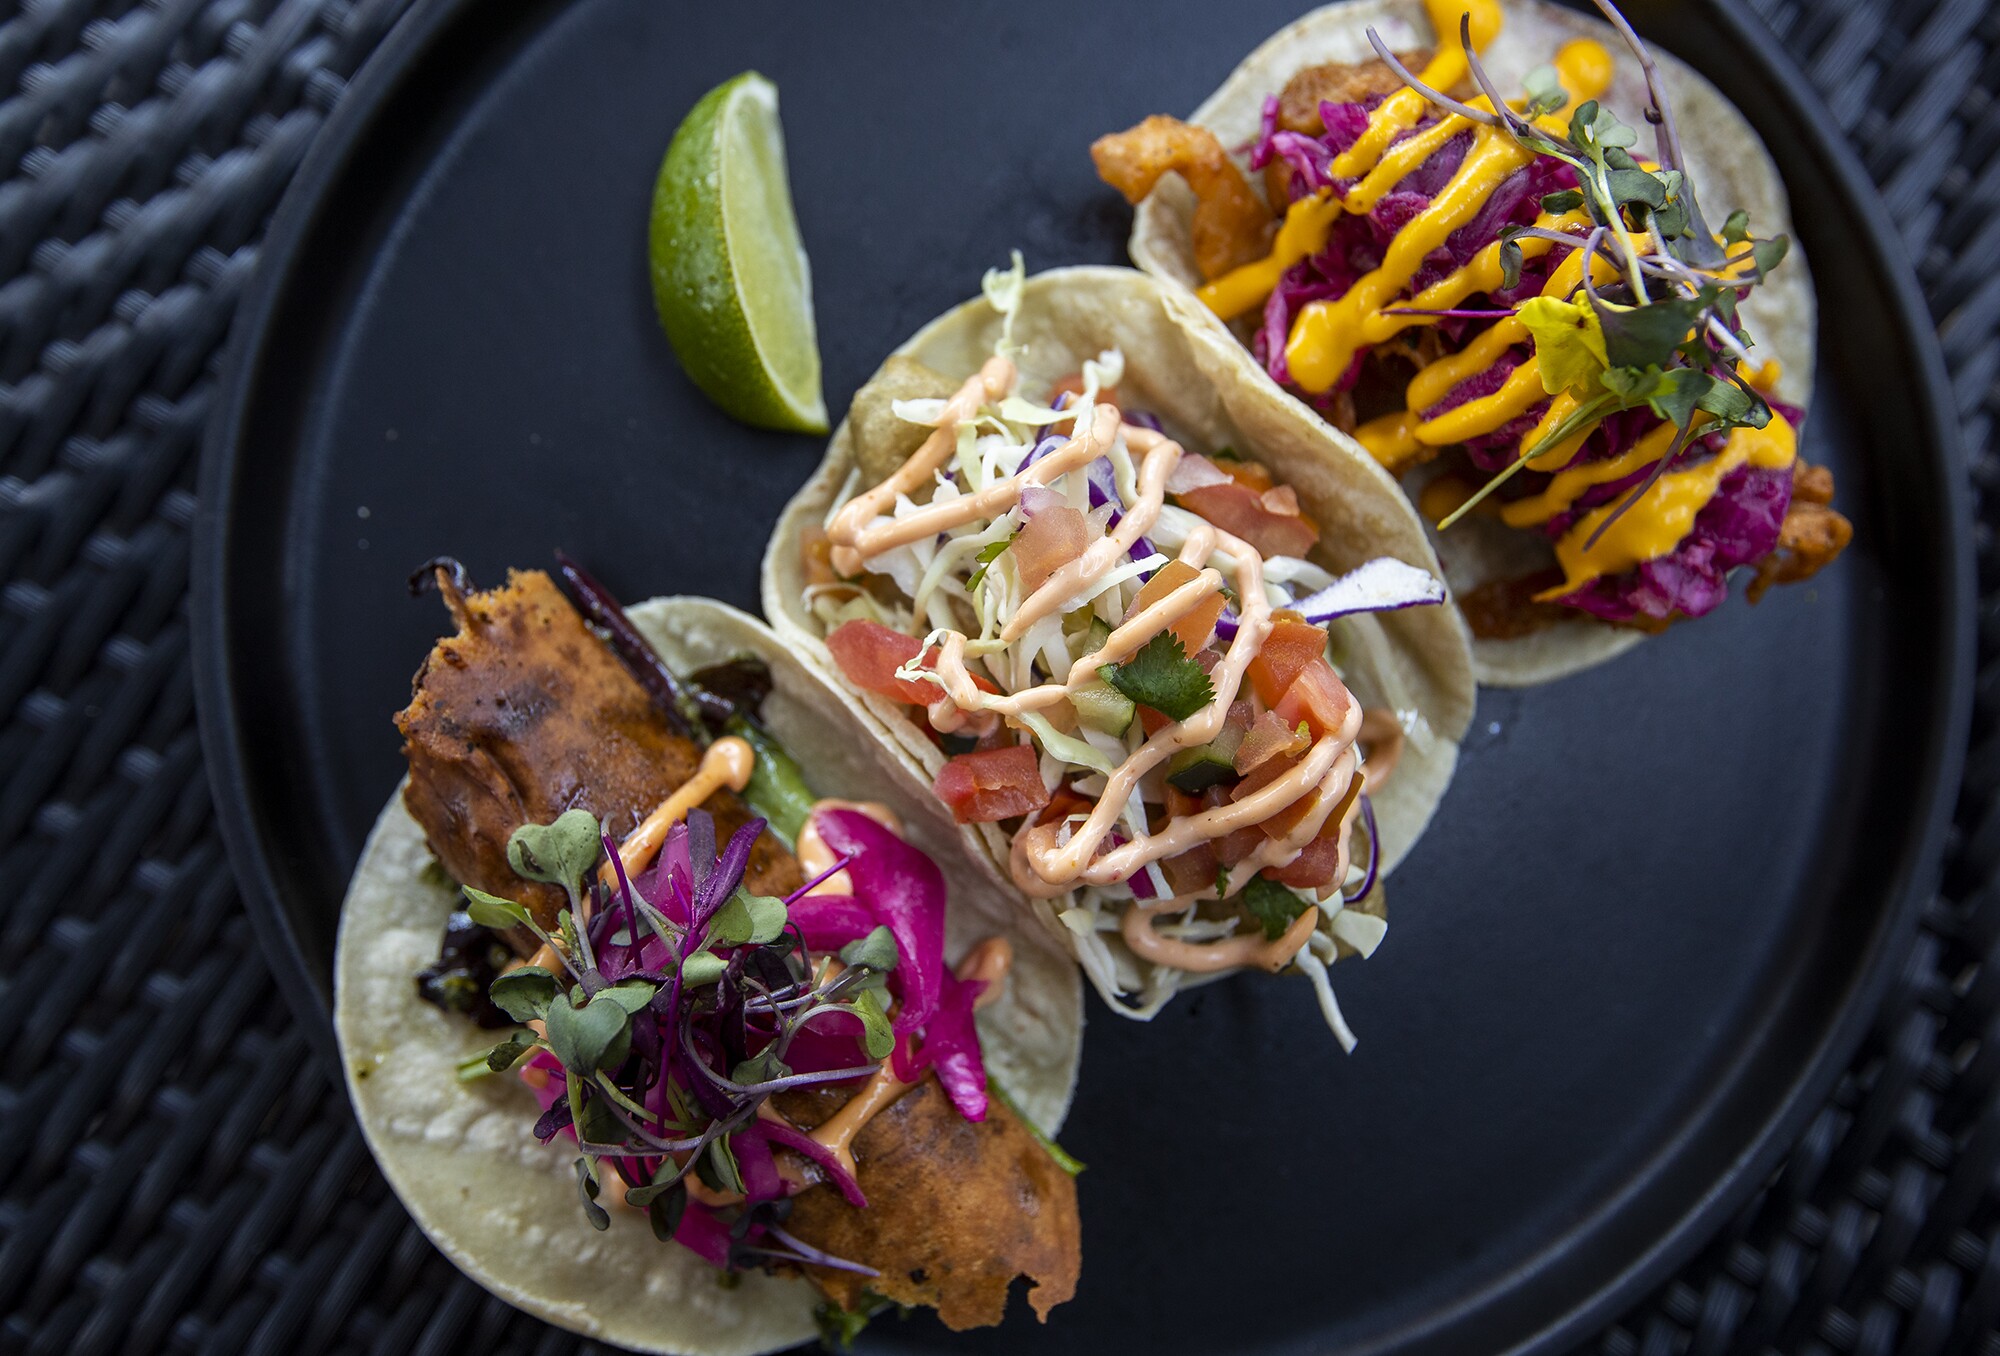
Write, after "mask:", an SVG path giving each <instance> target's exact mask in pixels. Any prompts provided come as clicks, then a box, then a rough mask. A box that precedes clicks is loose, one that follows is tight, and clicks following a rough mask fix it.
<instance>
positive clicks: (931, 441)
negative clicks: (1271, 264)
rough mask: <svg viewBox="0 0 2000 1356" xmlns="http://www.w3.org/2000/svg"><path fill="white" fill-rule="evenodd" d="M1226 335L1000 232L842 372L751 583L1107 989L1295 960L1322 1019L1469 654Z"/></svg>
mask: <svg viewBox="0 0 2000 1356" xmlns="http://www.w3.org/2000/svg"><path fill="white" fill-rule="evenodd" d="M1233 345H1234V340H1233V339H1231V338H1230V336H1229V335H1228V333H1227V332H1226V331H1225V330H1223V328H1222V327H1221V325H1220V324H1219V323H1218V322H1217V321H1215V319H1214V318H1213V317H1211V316H1209V315H1207V314H1206V313H1205V312H1203V311H1202V310H1201V308H1200V307H1198V306H1196V305H1194V304H1193V302H1192V299H1191V298H1188V297H1186V296H1185V295H1184V294H1182V293H1181V292H1180V291H1179V289H1176V288H1172V287H1169V286H1166V285H1163V284H1161V283H1160V282H1158V281H1156V280H1154V279H1152V278H1149V277H1147V276H1145V275H1144V274H1141V273H1138V272H1135V271H1133V270H1130V269H1111V268H1072V269H1057V270H1054V271H1052V272H1048V273H1043V274H1040V275H1038V276H1036V277H1033V278H1024V276H1023V274H1022V272H1021V264H1020V260H1019V258H1018V257H1016V259H1015V261H1014V268H1013V269H1012V270H1011V271H995V272H994V273H991V274H989V275H988V276H987V280H986V296H985V297H983V298H982V299H980V300H976V301H973V302H969V303H967V304H966V305H964V306H961V307H959V308H958V309H956V310H954V311H951V312H949V313H948V314H946V315H945V316H943V317H941V318H940V319H938V320H936V321H934V322H933V323H932V324H930V325H929V326H927V327H926V328H925V329H924V330H922V331H921V332H920V333H919V334H917V336H916V337H915V338H913V339H911V340H910V341H909V343H907V344H905V345H904V346H903V348H902V349H901V350H899V351H898V353H897V354H896V355H895V356H893V357H891V358H890V359H889V361H888V362H887V364H886V365H885V366H884V367H883V368H882V370H881V372H880V373H878V374H877V376H876V377H875V378H874V379H873V380H872V381H870V382H869V383H868V385H867V386H866V387H864V388H863V389H862V391H861V392H860V393H859V394H858V395H857V396H856V397H855V401H854V405H853V408H852V409H851V410H850V411H849V414H848V417H847V419H846V420H845V421H844V422H843V423H842V425H841V427H840V428H839V429H838V430H836V432H835V434H834V437H833V442H832V445H831V448H830V450H829V451H828V454H827V458H826V461H825V462H824V463H823V464H822V466H821V468H820V470H819V472H818V473H817V474H816V475H815V476H814V477H813V479H812V480H811V481H810V482H809V483H808V484H807V485H806V487H805V488H804V489H803V490H801V491H800V492H799V494H798V495H797V496H796V497H795V498H794V499H793V501H792V503H791V504H790V505H789V506H788V507H787V508H786V510H785V512H784V514H783V516H782V517H781V518H780V519H779V524H778V529H777V532H776V534H775V535H774V537H773V538H772V542H771V546H770V550H769V553H768V554H767V556H766V558H765V563H764V607H765V612H766V614H767V615H769V616H770V617H771V618H772V621H773V625H774V626H776V627H777V628H778V630H779V632H780V634H782V635H784V636H785V637H786V638H787V639H788V640H791V641H794V642H795V643H796V644H797V646H798V648H799V650H800V651H801V653H804V654H806V655H808V656H809V657H810V658H812V659H814V660H815V661H816V662H818V663H820V664H822V665H825V666H826V667H827V668H828V669H829V671H830V672H832V673H833V674H834V675H836V676H837V677H838V678H839V679H840V680H841V681H843V682H844V683H845V685H846V687H847V689H848V690H849V691H850V692H851V693H853V694H855V695H857V696H858V697H859V698H860V699H861V700H862V701H863V702H865V703H866V704H867V707H868V709H869V711H870V712H872V713H873V715H874V717H875V719H876V720H877V722H878V723H879V725H880V727H881V730H882V732H883V736H884V738H885V739H886V740H888V741H889V742H890V743H891V744H892V745H893V746H894V747H895V748H896V749H897V750H898V751H899V752H900V754H901V755H902V758H903V767H904V768H905V770H906V771H907V772H908V773H909V775H910V776H911V777H912V778H913V779H914V780H915V781H916V782H917V783H918V785H919V786H921V787H922V788H924V789H927V790H929V791H931V792H934V793H935V795H936V796H937V797H938V799H939V800H941V801H942V802H943V803H945V804H946V805H948V806H949V807H950V808H951V811H952V813H953V815H954V816H955V817H956V819H957V820H958V822H959V823H960V824H962V825H964V826H965V830H966V833H967V835H968V837H969V838H970V839H971V841H972V843H973V845H974V847H975V850H978V851H982V852H984V853H985V854H986V856H987V858H988V860H989V861H990V862H991V863H992V864H993V866H994V868H995V870H996V871H997V872H998V873H1000V874H1001V875H1002V876H1003V877H1004V878H1005V879H1007V880H1008V881H1010V882H1011V883H1012V884H1013V885H1014V886H1015V887H1016V888H1017V889H1019V890H1020V891H1021V892H1022V893H1023V894H1024V895H1026V896H1027V897H1028V899H1029V900H1031V901H1033V904H1032V905H1031V907H1033V908H1034V909H1035V911H1036V912H1037V914H1038V916H1039V917H1041V918H1042V919H1043V921H1044V922H1045V923H1047V924H1048V925H1049V926H1050V927H1051V930H1052V931H1053V932H1055V933H1056V935H1058V936H1061V937H1063V938H1064V939H1065V940H1066V942H1067V943H1068V944H1069V945H1070V946H1072V947H1073V948H1074V949H1075V952H1076V955H1077V957H1078V960H1079V961H1080V962H1081V964H1082V966H1083V968H1084V970H1085V972H1086V973H1087V974H1088V975H1089V976H1090V978H1091V980H1092V982H1093V983H1094V984H1095V985H1096V986H1097V988H1098V990H1099V992H1100V993H1101V994H1102V995H1103V997H1104V999H1105V1001H1106V1002H1107V1003H1109V1004H1110V1005H1111V1006H1112V1007H1114V1008H1115V1009H1117V1010H1118V1011H1120V1012H1123V1013H1126V1014H1128V1015H1132V1016H1139V1017H1147V1016H1151V1015H1152V1014H1154V1013H1155V1012H1157V1011H1158V1010H1159V1009H1160V1007H1161V1005H1162V1004H1164V1003H1165V1002H1167V1001H1168V999H1170V998H1171V997H1172V996H1173V994H1174V992H1175V991H1176V989H1178V988H1180V987H1182V986H1183V985H1185V984H1188V983H1190V982H1195V981H1197V980H1199V979H1202V978H1209V977H1213V976H1215V975H1217V974H1220V973H1223V972H1226V971H1230V970H1236V969H1244V968H1251V967H1258V968H1263V969H1268V970H1273V971H1276V970H1283V969H1295V970H1299V971H1303V972H1304V973H1305V974H1306V975H1307V976H1309V977H1310V978H1311V979H1312V981H1313V982H1314V985H1315V987H1316V989H1317V990H1318V992H1319V994H1320V998H1321V1001H1322V1006H1323V1009H1324V1011H1325V1013H1326V1015H1327V1019H1328V1022H1329V1024H1330V1025H1332V1026H1333V1028H1334V1030H1335V1031H1336V1033H1338V1034H1339V1035H1340V1036H1341V1038H1342V1039H1343V1041H1351V1039H1352V1038H1351V1036H1350V1035H1349V1034H1348V1032H1347V1028H1346V1025H1345V1023H1344V1022H1343V1021H1342V1020H1341V1018H1340V1015H1339V1009H1338V1007H1337V1006H1336V1005H1335V1003H1334V1001H1333V993H1332V990H1331V988H1330V987H1329V985H1328V983H1327V969H1326V967H1327V963H1328V962H1330V961H1332V960H1333V959H1334V958H1335V957H1336V956H1337V955H1340V954H1353V953H1354V952H1356V951H1359V952H1361V953H1363V954H1366V953H1369V952H1372V951H1373V950H1374V948H1375V945H1376V943H1377V942H1378V941H1379V939H1380V938H1381V936H1382V932H1383V928H1384V926H1385V924H1384V922H1383V918H1382V911H1381V898H1380V892H1379V886H1378V884H1377V882H1378V880H1379V877H1380V876H1382V875H1383V874H1386V872H1387V871H1388V870H1389V869H1390V868H1391V867H1393V866H1394V865H1395V864H1396V863H1397V861H1398V860H1400V859H1401V857H1402V856H1403V854H1404V853H1406V852H1407V851H1408V850H1409V848H1410V845H1411V844H1412V843H1413V842H1414V841H1415V840H1416V838H1417V836H1418V835H1419V834H1420V833H1421V832H1422V831H1423V828H1424V825H1425V824H1426V823H1427V822H1428V820H1429V818H1430V816H1431V812H1432V810H1433V809H1434V808H1435V807H1436V805H1437V802H1438V799H1439V798H1440V797H1441V796H1442V794H1443V792H1444V787H1445V784H1446V782H1447V781H1448V780H1449V778H1450V776H1451V771H1452V768H1453V765H1454V763H1455V760H1456V757H1457V749H1458V740H1459V737H1460V736H1461V734H1462V733H1463V731H1464V729H1465V726H1466V723H1467V721H1468V719H1469V718H1470V714H1471V709H1472V695H1473V693H1472V676H1471V657H1470V652H1469V649H1468V646H1467V642H1466V637H1465V633H1464V629H1463V626H1462V624H1461V623H1460V621H1459V619H1458V618H1457V616H1456V615H1455V614H1454V613H1452V612H1451V611H1450V610H1449V609H1448V608H1444V607H1439V606H1425V605H1426V604H1436V603H1439V602H1441V601H1442V599H1443V597H1444V592H1443V587H1442V585H1440V584H1439V583H1438V581H1437V579H1436V578H1435V575H1434V571H1435V569H1436V560H1435V558H1434V557H1433V556H1432V554H1431V551H1430V548H1429V547H1428V545H1427V544H1426V542H1425V539H1424V534H1423V529H1422V525H1421V524H1420V523H1418V522H1417V521H1416V518H1415V516H1414V515H1413V514H1412V513H1411V512H1410V510H1409V508H1408V506H1407V505H1406V504H1405V503H1404V502H1403V500H1402V498H1401V496H1400V495H1398V494H1397V492H1396V490H1395V487H1394V485H1393V484H1392V483H1390V482H1389V481H1388V480H1387V478H1386V477H1384V476H1383V475H1382V473H1381V471H1380V470H1379V468H1377V467H1375V466H1374V465H1373V464H1372V463H1369V462H1367V461H1366V460H1365V459H1362V458H1355V457H1352V456H1348V455H1346V454H1344V453H1343V452H1341V451H1340V449H1338V448H1333V447H1329V446H1328V438H1327V433H1326V431H1325V428H1324V425H1322V424H1321V423H1320V422H1319V420H1317V419H1316V418H1315V417H1314V416H1313V415H1312V414H1311V413H1310V412H1309V411H1307V410H1305V409H1304V408H1303V407H1301V406H1299V405H1297V404H1296V402H1293V401H1291V400H1289V399H1287V398H1286V397H1285V396H1283V395H1282V394H1281V393H1280V392H1278V391H1277V390H1276V389H1275V388H1273V387H1271V386H1269V384H1268V383H1260V382H1258V381H1253V380H1251V379H1249V378H1250V377H1253V376H1254V375H1255V374H1254V373H1249V374H1246V372H1245V369H1244V366H1243V364H1242V363H1241V361H1240V359H1239V358H1238V357H1237V355H1235V353H1234V352H1233ZM1402 609H1408V610H1402ZM1357 825H1360V826H1362V833H1361V834H1360V835H1359V836H1358V838H1357V837H1356V836H1355V835H1354V830H1355V828H1356V826H1357ZM1357 842H1358V846H1356V845H1355V844H1356V843H1357ZM1351 848H1352V851H1350V849H1351Z"/></svg>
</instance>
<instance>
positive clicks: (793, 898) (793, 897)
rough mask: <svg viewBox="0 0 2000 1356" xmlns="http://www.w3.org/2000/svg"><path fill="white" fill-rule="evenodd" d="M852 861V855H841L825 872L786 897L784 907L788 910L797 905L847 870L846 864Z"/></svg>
mask: <svg viewBox="0 0 2000 1356" xmlns="http://www.w3.org/2000/svg"><path fill="white" fill-rule="evenodd" d="M853 860H854V854H853V853H845V854H843V855H842V856H841V857H840V859H839V860H838V861H836V862H834V864H833V865H832V866H829V867H828V868H827V869H826V870H824V871H822V872H820V873H819V874H818V875H817V876H814V877H813V878H812V879H811V880H809V881H807V882H806V883H805V884H804V885H801V886H800V887H799V888H798V889H796V890H794V891H792V892H791V893H790V894H788V895H786V896H785V907H786V908H790V907H791V906H792V905H794V904H796V903H798V902H799V901H800V900H802V899H804V898H805V897H806V896H807V895H809V894H811V893H812V892H813V891H814V890H817V889H818V888H819V887H820V886H822V885H824V884H826V883H827V882H828V881H830V880H832V879H833V878H834V877H835V876H837V875H839V874H840V873H841V872H843V871H845V870H846V869H847V864H848V863H849V862H851V861H853Z"/></svg>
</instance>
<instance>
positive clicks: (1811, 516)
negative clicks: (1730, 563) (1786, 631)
mask: <svg viewBox="0 0 2000 1356" xmlns="http://www.w3.org/2000/svg"><path fill="white" fill-rule="evenodd" d="M1832 503H1833V472H1831V471H1829V470H1827V469H1826V467H1824V466H1808V465H1806V464H1805V463H1804V462H1802V461H1800V462H1794V463H1793V464H1792V502H1791V506H1790V507H1789V508H1787V509H1786V510H1785V521H1784V522H1783V523H1781V524H1780V525H1779V527H1778V544H1777V545H1776V546H1775V547H1773V548H1772V549H1771V552H1770V554H1768V555H1766V556H1765V557H1764V558H1763V559H1762V560H1759V561H1758V562H1757V577H1756V578H1754V579H1752V580H1751V581H1750V591H1749V598H1750V601H1751V602H1753V603H1754V602H1756V601H1757V600H1758V599H1759V598H1762V597H1763V596H1764V591H1765V590H1766V589H1768V588H1770V587H1771V585H1773V584H1796V583H1798V582H1799V581H1800V580H1802V579H1810V578H1812V577H1813V576H1814V575H1816V574H1818V573H1819V572H1820V570H1822V569H1823V568H1825V567H1826V566H1827V565H1828V564H1830V563H1831V562H1832V561H1833V559H1834V557H1835V556H1838V555H1839V554H1840V553H1841V552H1842V551H1844V550H1846V549H1847V543H1849V542H1850V541H1853V540H1854V524H1852V523H1850V522H1848V521H1847V519H1846V518H1844V517H1842V516H1841V515H1840V514H1839V513H1837V512H1835V511H1834V510H1833V509H1832V508H1831V507H1829V506H1830V505H1831V504H1832Z"/></svg>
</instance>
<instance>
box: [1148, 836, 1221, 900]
mask: <svg viewBox="0 0 2000 1356" xmlns="http://www.w3.org/2000/svg"><path fill="white" fill-rule="evenodd" d="M1221 865H1222V861H1221V859H1220V858H1218V857H1217V856H1216V854H1215V845H1214V844H1213V843H1197V844H1195V845H1194V846H1193V847H1191V848H1189V849H1188V850H1187V851H1186V852H1183V853H1181V854H1180V855H1178V856H1175V857H1166V858H1163V859H1161V861H1160V874H1161V875H1163V876H1165V877H1166V878H1167V888H1168V889H1169V890H1172V891H1173V892H1174V894H1176V895H1191V894H1193V893H1195V892H1196V891H1197V890H1206V889H1209V888H1211V887H1212V886H1214V884H1215V873H1216V871H1217V869H1218V868H1219V867H1220V866H1221Z"/></svg>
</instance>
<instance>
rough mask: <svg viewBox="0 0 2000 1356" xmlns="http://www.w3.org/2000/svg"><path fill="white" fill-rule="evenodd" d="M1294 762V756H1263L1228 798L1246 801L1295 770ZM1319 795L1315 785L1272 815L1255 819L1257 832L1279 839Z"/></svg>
mask: <svg viewBox="0 0 2000 1356" xmlns="http://www.w3.org/2000/svg"><path fill="white" fill-rule="evenodd" d="M1298 765H1299V763H1298V759H1296V758H1267V759H1265V760H1264V762H1263V764H1262V765H1261V766H1260V767H1258V768H1257V770H1256V771H1254V772H1252V773H1251V774H1250V775H1249V776H1247V777H1245V778H1244V779H1243V780H1242V781H1240V782H1238V783H1237V784H1236V789H1235V790H1234V791H1233V792H1231V793H1230V799H1231V800H1247V799H1249V798H1250V797H1251V796H1254V795H1256V794H1257V793H1258V792H1259V791H1262V790H1263V789H1264V788H1265V787H1267V786H1269V785H1270V784H1271V783H1272V782H1275V781H1277V780H1278V778H1280V777H1282V776H1284V775H1285V774H1286V773H1288V772H1291V771H1293V770H1295V769H1296V768H1297V767H1298ZM1319 797H1320V791H1319V788H1318V787H1317V786H1315V787H1314V788H1313V789H1312V790H1310V791H1308V792H1306V793H1305V794H1304V795H1303V796H1300V797H1299V798H1298V799H1297V800H1295V801H1293V802H1292V803H1291V804H1290V805H1287V806H1285V807H1284V808H1283V809H1281V810H1279V811H1277V812H1276V813H1275V814H1271V815H1267V816H1265V817H1264V818H1263V819H1261V820H1259V821H1258V823H1257V830H1258V832H1260V833H1262V834H1263V835H1264V836H1265V837H1266V838H1283V837H1284V836H1285V835H1286V834H1288V833H1290V832H1291V831H1292V830H1293V829H1296V828H1297V827H1298V826H1299V825H1300V824H1301V823H1302V822H1304V820H1305V818H1306V816H1308V815H1310V814H1311V813H1312V812H1313V810H1314V809H1315V808H1316V807H1317V806H1318V805H1319Z"/></svg>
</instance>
